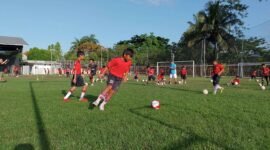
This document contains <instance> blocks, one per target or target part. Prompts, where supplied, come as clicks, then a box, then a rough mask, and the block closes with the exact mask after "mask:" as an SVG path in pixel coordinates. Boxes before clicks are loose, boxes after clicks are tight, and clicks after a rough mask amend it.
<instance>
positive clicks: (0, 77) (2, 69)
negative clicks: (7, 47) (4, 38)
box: [0, 58, 8, 82]
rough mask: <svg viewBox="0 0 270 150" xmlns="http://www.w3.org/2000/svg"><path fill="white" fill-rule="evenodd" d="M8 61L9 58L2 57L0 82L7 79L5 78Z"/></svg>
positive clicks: (0, 61) (0, 59)
mask: <svg viewBox="0 0 270 150" xmlns="http://www.w3.org/2000/svg"><path fill="white" fill-rule="evenodd" d="M7 63H8V60H7V59H6V60H4V59H2V58H0V82H5V81H6V80H5V79H4V69H5V68H4V67H5V65H6V64H7Z"/></svg>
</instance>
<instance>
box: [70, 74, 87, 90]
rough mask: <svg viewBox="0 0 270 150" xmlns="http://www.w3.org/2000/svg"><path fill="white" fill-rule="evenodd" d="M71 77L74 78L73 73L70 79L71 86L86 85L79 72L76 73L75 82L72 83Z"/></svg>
mask: <svg viewBox="0 0 270 150" xmlns="http://www.w3.org/2000/svg"><path fill="white" fill-rule="evenodd" d="M73 79H74V75H73V77H72V80H71V86H76V87H81V86H85V85H86V84H85V82H84V79H83V77H82V75H80V74H77V75H76V83H73Z"/></svg>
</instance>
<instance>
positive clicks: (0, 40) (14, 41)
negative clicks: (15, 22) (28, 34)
mask: <svg viewBox="0 0 270 150" xmlns="http://www.w3.org/2000/svg"><path fill="white" fill-rule="evenodd" d="M0 45H21V46H22V45H28V43H27V42H25V40H24V39H22V38H20V37H8V36H0Z"/></svg>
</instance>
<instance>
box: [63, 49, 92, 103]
mask: <svg viewBox="0 0 270 150" xmlns="http://www.w3.org/2000/svg"><path fill="white" fill-rule="evenodd" d="M83 59H84V52H82V51H78V52H77V60H76V61H75V63H74V68H73V71H74V75H73V77H72V80H71V88H70V90H69V91H68V93H67V95H66V96H65V97H64V102H69V101H70V100H69V99H68V98H69V96H70V95H71V94H72V93H73V92H74V91H75V90H76V89H77V87H83V88H82V93H81V97H80V99H79V100H80V102H88V100H87V99H86V98H84V96H85V92H86V90H87V87H88V84H87V83H85V82H84V79H83V77H82V72H81V61H82V60H83Z"/></svg>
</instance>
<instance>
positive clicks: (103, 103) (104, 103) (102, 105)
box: [100, 101, 108, 108]
mask: <svg viewBox="0 0 270 150" xmlns="http://www.w3.org/2000/svg"><path fill="white" fill-rule="evenodd" d="M107 103H108V102H106V101H103V102H102V103H101V104H100V107H103V108H104V106H105V105H106V104H107Z"/></svg>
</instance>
